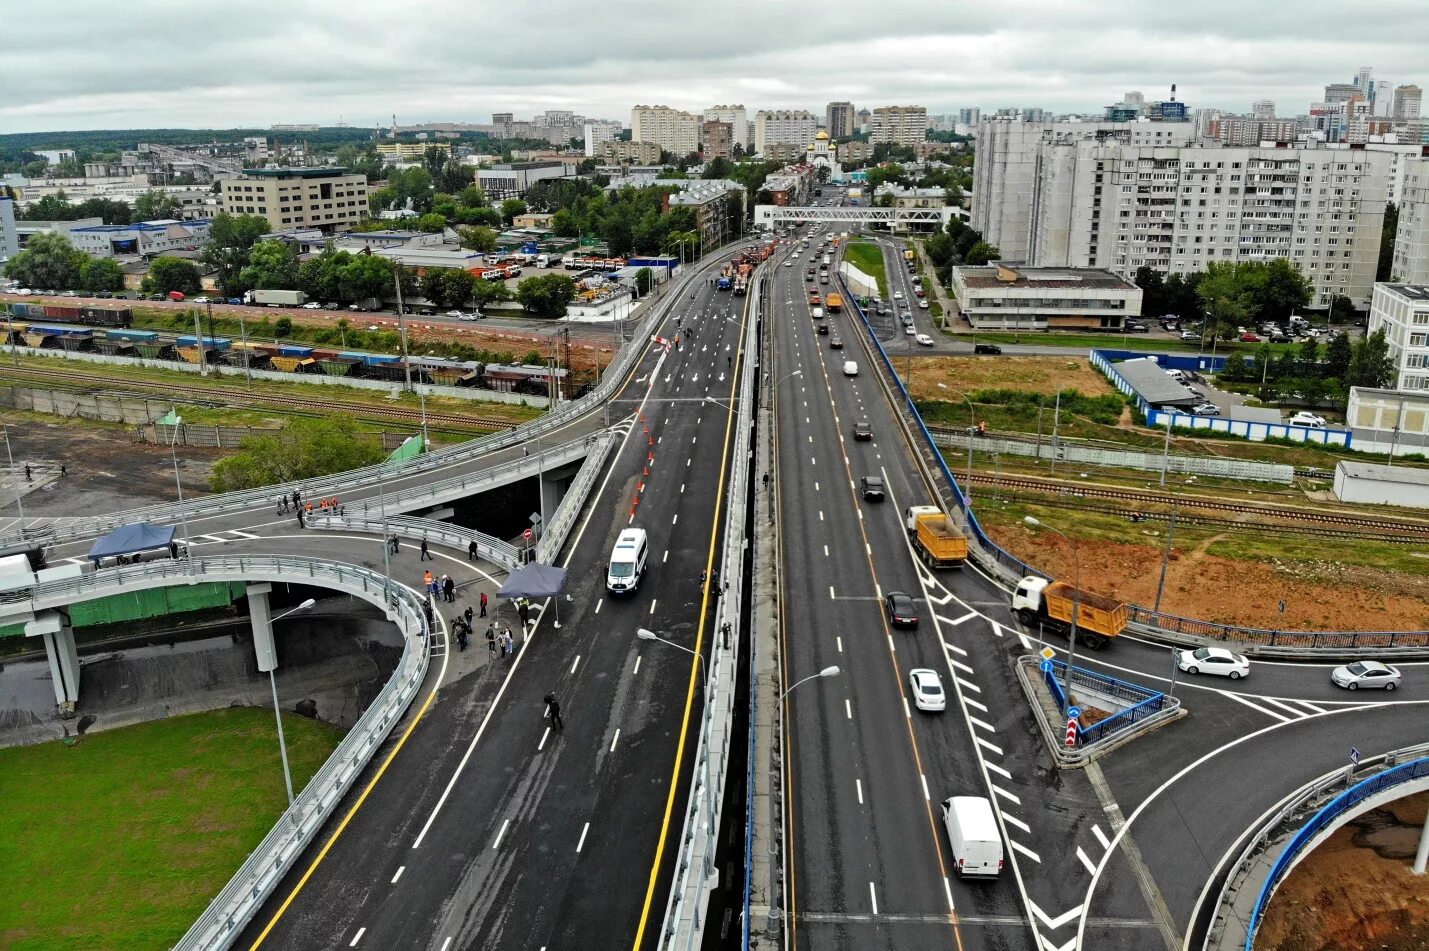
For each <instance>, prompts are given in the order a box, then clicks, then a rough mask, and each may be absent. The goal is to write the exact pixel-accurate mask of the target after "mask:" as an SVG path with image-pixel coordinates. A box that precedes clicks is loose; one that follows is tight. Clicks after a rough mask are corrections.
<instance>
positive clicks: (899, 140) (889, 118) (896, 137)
mask: <svg viewBox="0 0 1429 951" xmlns="http://www.w3.org/2000/svg"><path fill="white" fill-rule="evenodd" d="M927 138H928V108H927V107H926V106H879V107H878V108H877V109H875V110H873V115H872V117H871V118H870V120H869V126H868V141H870V142H872V143H873V144H874V145H878V144H879V143H882V142H888V143H891V144H893V145H917V144H918V143H919V142H924V141H927Z"/></svg>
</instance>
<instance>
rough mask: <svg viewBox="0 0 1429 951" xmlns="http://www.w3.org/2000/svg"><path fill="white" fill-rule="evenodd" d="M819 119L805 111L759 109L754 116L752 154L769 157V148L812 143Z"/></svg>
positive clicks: (802, 145)
mask: <svg viewBox="0 0 1429 951" xmlns="http://www.w3.org/2000/svg"><path fill="white" fill-rule="evenodd" d="M818 131H819V119H818V117H817V116H815V115H814V114H813V113H812V112H809V111H808V110H806V109H761V110H759V111H758V112H756V113H755V114H754V153H755V154H756V155H762V156H764V157H766V158H768V157H769V147H770V146H774V145H797V146H799V147H800V148H804V147H805V146H807V145H808V144H809V143H810V142H812V141H814V136H815V135H816V134H817V133H818Z"/></svg>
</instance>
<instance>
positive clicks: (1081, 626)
mask: <svg viewBox="0 0 1429 951" xmlns="http://www.w3.org/2000/svg"><path fill="white" fill-rule="evenodd" d="M1012 610H1013V611H1015V612H1017V616H1018V617H1019V618H1021V619H1022V623H1024V624H1033V623H1040V624H1041V625H1043V626H1044V627H1050V628H1052V629H1054V630H1058V631H1062V632H1063V633H1066V632H1068V631H1070V630H1071V628H1072V617H1073V614H1074V612H1075V616H1076V619H1077V640H1078V641H1079V642H1080V643H1082V644H1085V645H1086V646H1087V647H1090V648H1093V649H1097V648H1101V647H1104V646H1106V644H1107V642H1108V641H1110V640H1111V639H1112V638H1114V637H1116V636H1117V635H1118V634H1120V633H1121V632H1122V631H1124V630H1126V605H1124V604H1122V603H1121V602H1120V601H1118V600H1116V599H1115V598H1108V597H1107V596H1106V595H1101V594H1093V593H1092V592H1090V591H1080V592H1079V591H1078V590H1077V589H1076V588H1074V587H1073V586H1072V585H1070V584H1067V582H1065V581H1048V580H1047V579H1046V578H1038V577H1036V576H1030V577H1027V578H1023V579H1022V581H1021V583H1019V584H1018V585H1017V590H1016V591H1014V592H1013V593H1012Z"/></svg>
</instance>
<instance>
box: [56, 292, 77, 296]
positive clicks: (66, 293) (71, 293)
mask: <svg viewBox="0 0 1429 951" xmlns="http://www.w3.org/2000/svg"><path fill="white" fill-rule="evenodd" d="M60 296H61V297H78V296H79V293H78V292H76V291H65V292H64V293H62V294H61V295H60Z"/></svg>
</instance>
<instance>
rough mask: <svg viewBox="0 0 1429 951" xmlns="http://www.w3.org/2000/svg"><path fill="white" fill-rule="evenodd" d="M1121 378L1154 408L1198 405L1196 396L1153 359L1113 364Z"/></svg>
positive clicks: (1145, 358)
mask: <svg viewBox="0 0 1429 951" xmlns="http://www.w3.org/2000/svg"><path fill="white" fill-rule="evenodd" d="M1112 368H1113V369H1115V370H1116V372H1118V373H1120V374H1121V378H1122V379H1123V380H1125V381H1126V382H1128V383H1130V384H1131V388H1132V389H1134V390H1136V395H1137V396H1140V397H1141V398H1142V399H1144V400H1146V402H1148V403H1150V404H1151V405H1153V406H1168V405H1170V406H1175V405H1178V404H1191V403H1197V402H1199V400H1197V399H1196V395H1195V394H1194V393H1192V392H1191V391H1190V390H1188V389H1186V387H1184V386H1182V385H1181V384H1180V383H1177V382H1176V380H1175V379H1174V378H1172V377H1171V376H1170V375H1169V374H1167V372H1166V371H1165V370H1163V369H1162V368H1161V365H1160V364H1158V363H1157V362H1156V360H1155V359H1153V358H1152V357H1141V358H1139V359H1136V360H1123V361H1121V362H1120V363H1114V364H1112Z"/></svg>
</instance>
